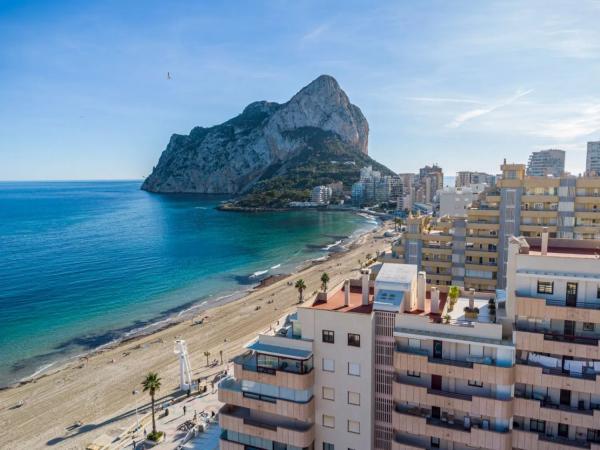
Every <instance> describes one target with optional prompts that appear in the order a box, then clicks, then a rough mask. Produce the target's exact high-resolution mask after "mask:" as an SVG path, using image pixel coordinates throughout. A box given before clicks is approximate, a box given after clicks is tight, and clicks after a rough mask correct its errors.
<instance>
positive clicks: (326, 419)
mask: <svg viewBox="0 0 600 450" xmlns="http://www.w3.org/2000/svg"><path fill="white" fill-rule="evenodd" d="M323 426H324V427H325V428H335V417H333V416H328V415H327V414H323Z"/></svg>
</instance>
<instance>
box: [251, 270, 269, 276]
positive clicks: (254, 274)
mask: <svg viewBox="0 0 600 450" xmlns="http://www.w3.org/2000/svg"><path fill="white" fill-rule="evenodd" d="M268 271H269V269H267V270H259V271H257V272H254V273H253V274H252V275H250V276H249V277H248V278H257V277H260V276H261V275H264V274H266V273H267V272H268Z"/></svg>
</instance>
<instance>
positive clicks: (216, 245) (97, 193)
mask: <svg viewBox="0 0 600 450" xmlns="http://www.w3.org/2000/svg"><path fill="white" fill-rule="evenodd" d="M140 184H141V181H140V180H104V181H97V180H92V181H85V180H83V181H14V182H0V215H1V218H2V220H1V221H0V249H1V251H0V266H1V267H2V269H3V270H2V271H1V272H0V329H2V333H0V358H1V359H2V361H3V363H2V365H0V386H6V385H9V384H11V383H14V382H16V381H18V380H21V379H23V378H26V377H28V376H31V375H32V374H33V373H34V372H36V371H38V370H39V369H40V368H43V367H46V366H48V365H51V364H53V363H55V362H57V361H61V360H64V359H66V358H69V357H71V356H75V355H78V354H81V353H84V352H87V351H90V350H92V349H94V348H97V347H99V346H101V345H104V344H107V343H110V342H112V341H115V340H117V339H119V338H122V337H123V336H126V335H127V334H128V333H131V332H132V331H135V330H139V329H142V328H144V327H147V326H149V325H151V324H154V323H156V322H158V321H160V320H164V319H166V318H169V317H172V316H174V315H176V314H177V313H179V312H180V311H182V310H185V309H186V308H190V307H191V306H193V305H200V304H204V305H205V306H209V305H211V304H214V303H215V302H217V301H218V299H220V298H222V297H224V296H229V295H235V294H237V293H239V292H241V291H244V290H247V289H249V288H251V287H252V286H254V285H256V284H257V283H258V282H259V281H260V279H262V278H264V277H266V276H269V275H276V274H281V273H291V272H293V271H295V270H297V268H298V267H299V266H301V265H302V264H304V263H305V262H307V261H310V260H312V259H316V258H319V257H323V256H325V255H327V254H328V248H329V246H331V244H334V243H335V242H337V241H339V240H343V239H350V238H351V237H353V236H356V235H357V234H360V233H363V232H366V231H368V230H369V229H372V228H373V227H374V226H375V225H376V221H375V220H374V219H372V218H367V217H363V216H360V215H357V214H354V213H351V212H343V211H316V210H303V211H282V212H268V213H260V214H256V213H239V212H236V213H232V212H222V211H218V210H217V209H215V207H216V206H217V205H218V204H219V203H220V202H221V201H222V200H226V199H228V198H229V197H230V196H218V195H190V194H187V195H158V194H150V193H147V192H144V191H141V190H140Z"/></svg>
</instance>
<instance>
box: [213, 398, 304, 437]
mask: <svg viewBox="0 0 600 450" xmlns="http://www.w3.org/2000/svg"><path fill="white" fill-rule="evenodd" d="M219 426H220V427H221V428H222V429H224V430H229V431H235V432H238V433H243V434H246V435H249V436H256V437H260V438H263V439H268V440H271V441H275V442H280V443H282V444H286V445H294V446H296V447H300V448H304V447H309V446H310V445H311V444H312V443H313V442H314V440H315V427H314V425H313V424H312V423H305V422H300V421H294V420H291V419H287V418H282V417H279V416H269V418H268V419H267V418H263V417H261V418H260V419H258V418H255V417H253V416H252V413H251V411H250V410H249V409H248V408H240V407H237V406H231V405H225V406H224V407H223V408H221V411H220V412H219Z"/></svg>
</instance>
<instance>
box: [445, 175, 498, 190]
mask: <svg viewBox="0 0 600 450" xmlns="http://www.w3.org/2000/svg"><path fill="white" fill-rule="evenodd" d="M483 183H485V184H487V185H488V186H494V185H495V184H496V176H495V175H490V174H489V173H484V172H469V171H461V172H456V178H455V180H454V185H455V186H456V187H469V186H470V185H472V184H483Z"/></svg>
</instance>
